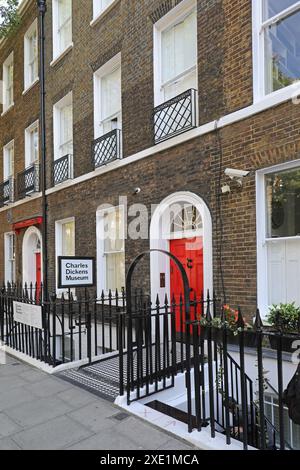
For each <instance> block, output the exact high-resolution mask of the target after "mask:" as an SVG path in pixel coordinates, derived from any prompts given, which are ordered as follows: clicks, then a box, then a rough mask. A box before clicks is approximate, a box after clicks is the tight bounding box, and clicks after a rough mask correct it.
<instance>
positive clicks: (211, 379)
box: [186, 304, 300, 450]
mask: <svg viewBox="0 0 300 470" xmlns="http://www.w3.org/2000/svg"><path fill="white" fill-rule="evenodd" d="M216 323H218V326H217V327H216V326H215V324H216ZM191 327H192V334H191V336H190V338H189V340H188V341H189V343H190V344H191V348H190V347H187V354H188V355H189V357H187V365H188V367H187V370H186V374H187V377H188V379H187V381H186V383H187V402H188V403H189V404H190V406H188V426H189V431H190V432H191V431H192V430H193V429H194V428H195V427H196V429H198V431H199V432H200V431H201V429H202V428H203V427H204V426H207V425H208V424H209V425H210V429H211V436H212V437H213V438H214V437H215V436H216V432H221V433H223V434H224V435H225V436H226V442H227V444H230V443H231V441H232V439H237V440H238V441H241V442H242V443H243V447H244V449H245V450H246V449H248V448H249V446H253V447H255V448H259V449H262V450H265V449H280V450H287V449H291V448H292V446H291V444H290V442H289V441H288V439H287V435H286V427H287V421H286V415H287V410H286V409H285V407H284V402H283V392H284V377H283V366H284V360H283V354H284V352H285V351H287V350H289V351H292V350H291V349H290V347H291V343H292V342H293V341H295V340H297V339H298V340H299V339H300V333H299V331H298V332H295V333H293V334H286V333H284V332H283V331H282V330H280V329H278V330H276V329H274V328H266V327H264V326H263V322H262V320H261V317H260V313H259V312H257V314H256V319H255V324H254V327H253V328H251V329H250V328H249V327H247V325H246V324H245V322H244V320H243V317H242V314H241V311H240V310H239V311H238V316H237V319H236V322H233V323H232V322H228V320H227V318H226V315H225V314H224V311H223V310H222V312H221V313H219V322H218V321H217V322H216V319H215V318H214V315H213V314H212V311H211V308H210V305H209V304H208V308H207V311H206V312H205V315H204V316H202V319H201V320H197V321H191V322H190V323H189V324H188V325H187V335H189V331H190V328H191ZM270 346H271V347H270ZM271 348H272V350H273V358H274V360H275V364H276V367H275V370H273V371H272V382H273V385H271V384H270V382H269V379H268V377H267V373H268V372H267V371H266V370H265V367H264V357H265V355H266V353H267V351H268V350H269V351H270V350H271ZM247 353H248V354H249V353H250V354H251V356H250V357H251V358H252V362H253V361H254V363H255V367H256V373H255V375H256V378H255V380H254V379H253V376H252V378H250V376H249V372H248V371H247V363H246V355H247ZM233 355H235V359H234V358H233V357H232V356H233ZM295 369H296V366H295ZM268 390H271V391H272V393H273V394H275V395H276V402H277V403H278V423H274V422H272V421H271V420H270V419H269V418H268V417H267V416H266V404H265V395H266V393H267V391H268ZM194 418H195V419H194Z"/></svg>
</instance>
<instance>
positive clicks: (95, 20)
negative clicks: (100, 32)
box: [90, 0, 120, 26]
mask: <svg viewBox="0 0 300 470" xmlns="http://www.w3.org/2000/svg"><path fill="white" fill-rule="evenodd" d="M119 1H120V0H114V1H113V2H112V3H111V4H110V5H109V6H108V7H107V8H105V10H102V11H100V12H99V13H98V14H97V15H96V16H95V17H94V18H93V19H92V21H91V22H90V26H95V25H96V24H97V23H99V22H100V21H101V20H102V18H104V17H105V16H106V15H107V13H108V12H110V11H111V10H112V9H113V8H114V7H115V5H117V3H119Z"/></svg>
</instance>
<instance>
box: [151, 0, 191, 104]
mask: <svg viewBox="0 0 300 470" xmlns="http://www.w3.org/2000/svg"><path fill="white" fill-rule="evenodd" d="M193 10H195V11H196V13H197V2H196V1H195V0H183V1H181V2H180V3H179V4H178V5H177V6H176V7H174V8H173V9H172V10H171V11H169V12H168V13H167V14H166V15H165V16H163V17H162V18H161V19H160V20H159V21H157V23H155V24H154V27H153V39H154V44H153V64H154V105H155V106H158V105H160V104H162V103H163V102H164V101H165V99H164V93H163V89H162V86H163V85H166V84H171V83H172V82H174V83H175V82H176V81H177V80H178V79H179V78H180V77H182V76H185V75H187V74H188V73H192V72H193V71H195V70H196V76H197V87H196V89H198V60H197V62H196V65H195V66H193V67H192V68H191V69H190V70H186V71H185V72H184V73H182V74H180V76H178V77H176V78H174V79H172V80H171V81H170V82H167V83H164V84H163V83H162V57H161V43H162V33H163V31H165V30H166V29H169V28H170V27H172V26H173V25H175V24H176V23H178V22H180V21H181V20H182V19H183V18H184V17H186V16H187V15H189V14H190V13H192V11H193Z"/></svg>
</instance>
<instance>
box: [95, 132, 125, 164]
mask: <svg viewBox="0 0 300 470" xmlns="http://www.w3.org/2000/svg"><path fill="white" fill-rule="evenodd" d="M121 137H122V131H121V130H120V129H114V130H113V131H111V132H108V133H107V134H105V135H103V136H101V137H99V139H96V140H94V141H93V144H92V158H93V165H94V167H95V168H99V167H100V166H103V165H107V164H108V163H110V162H113V161H114V160H119V159H121V158H122V156H121Z"/></svg>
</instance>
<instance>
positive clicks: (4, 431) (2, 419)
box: [0, 413, 22, 439]
mask: <svg viewBox="0 0 300 470" xmlns="http://www.w3.org/2000/svg"><path fill="white" fill-rule="evenodd" d="M21 429H22V428H21V427H20V426H18V424H16V423H15V422H14V421H13V420H12V419H10V418H9V417H8V416H7V415H6V414H5V413H0V439H2V438H3V437H8V436H10V435H11V434H14V433H16V432H18V431H20V430H21Z"/></svg>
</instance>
